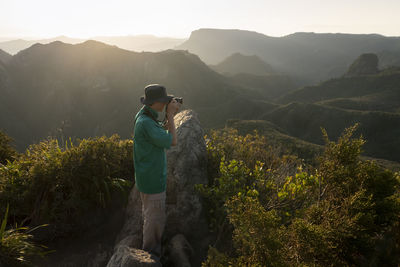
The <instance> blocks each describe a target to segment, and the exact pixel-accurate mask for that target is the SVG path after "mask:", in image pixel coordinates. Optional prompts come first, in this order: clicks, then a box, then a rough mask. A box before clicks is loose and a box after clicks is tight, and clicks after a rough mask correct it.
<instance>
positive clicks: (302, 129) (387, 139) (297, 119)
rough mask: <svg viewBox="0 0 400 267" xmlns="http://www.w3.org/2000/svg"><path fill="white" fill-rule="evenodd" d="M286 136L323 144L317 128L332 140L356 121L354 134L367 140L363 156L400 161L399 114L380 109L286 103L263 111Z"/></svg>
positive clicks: (265, 117) (264, 117) (265, 116)
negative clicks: (358, 124) (356, 126)
mask: <svg viewBox="0 0 400 267" xmlns="http://www.w3.org/2000/svg"><path fill="white" fill-rule="evenodd" d="M262 119H265V120H268V121H271V122H272V123H274V124H276V125H277V126H279V127H280V128H282V129H284V130H285V131H286V132H287V133H288V134H289V135H291V136H294V137H297V138H300V139H302V140H305V141H308V142H312V143H316V144H323V139H322V134H321V127H323V128H325V129H326V130H327V132H328V134H329V137H330V139H331V140H336V139H337V138H338V137H339V135H340V134H341V132H342V131H343V129H345V128H347V127H349V126H352V125H354V124H355V123H360V127H359V130H358V132H357V134H358V135H359V134H362V135H363V137H365V139H366V140H367V143H366V144H365V146H364V149H365V155H367V156H371V157H376V158H384V159H388V160H392V161H400V139H399V136H400V114H398V113H389V112H380V111H356V110H345V109H340V108H335V107H329V106H325V105H320V104H309V103H290V104H287V105H284V106H281V107H279V108H277V109H274V110H273V111H271V112H268V113H267V114H265V115H264V116H263V117H262Z"/></svg>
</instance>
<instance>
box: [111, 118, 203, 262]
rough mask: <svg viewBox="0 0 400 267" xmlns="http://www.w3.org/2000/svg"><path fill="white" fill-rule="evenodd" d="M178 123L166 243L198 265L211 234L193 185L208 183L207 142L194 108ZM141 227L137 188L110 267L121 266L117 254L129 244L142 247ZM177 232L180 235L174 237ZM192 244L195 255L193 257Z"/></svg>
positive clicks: (169, 152) (169, 185)
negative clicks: (117, 261) (178, 248)
mask: <svg viewBox="0 0 400 267" xmlns="http://www.w3.org/2000/svg"><path fill="white" fill-rule="evenodd" d="M175 125H176V128H177V138H178V145H177V146H175V147H171V148H170V149H168V150H167V159H168V177H167V199H166V213H167V222H166V227H165V231H164V234H163V240H164V242H163V243H169V241H173V242H172V245H170V246H169V247H172V248H177V247H179V246H181V247H182V248H181V250H180V251H181V252H179V253H177V254H182V255H180V256H179V257H181V258H185V257H186V258H187V260H188V261H189V259H190V262H191V263H192V265H193V262H196V263H197V265H198V263H199V262H201V260H202V259H203V258H204V257H205V256H206V254H207V249H208V244H207V242H203V240H204V239H205V238H207V237H208V224H207V221H206V218H205V215H204V212H203V207H202V204H201V201H200V197H199V195H198V194H197V193H196V191H195V188H194V185H195V184H207V183H208V181H207V151H206V144H205V141H204V132H203V129H202V128H201V126H200V122H199V120H198V118H197V114H196V113H195V112H194V111H192V110H184V111H182V112H180V113H178V114H177V115H176V116H175ZM142 227H143V217H142V203H141V200H140V195H139V192H138V190H137V189H136V187H134V188H133V189H132V191H131V193H130V196H129V201H128V205H127V208H126V218H125V223H124V226H123V228H122V229H121V232H120V233H119V235H118V238H117V240H116V244H115V247H114V255H113V257H112V260H113V259H114V260H113V261H111V260H110V262H109V264H108V265H107V266H109V267H111V266H120V265H113V264H114V263H115V262H116V261H115V258H116V257H117V256H116V254H118V253H119V254H121V253H122V252H121V250H122V251H123V252H124V251H126V248H127V247H131V248H141V245H142V238H143V237H142ZM178 234H180V235H178ZM176 235H178V237H175V239H173V237H174V236H176ZM192 247H193V249H194V250H195V251H196V254H194V255H192V257H190V256H191V255H189V254H190V251H192V250H193V249H191V248H192ZM188 248H190V249H188ZM174 251H178V250H174ZM124 253H125V252H124ZM174 253H175V252H174ZM183 254H186V255H183ZM113 262H114V263H113ZM182 266H190V265H182Z"/></svg>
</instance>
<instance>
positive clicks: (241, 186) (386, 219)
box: [199, 125, 400, 266]
mask: <svg viewBox="0 0 400 267" xmlns="http://www.w3.org/2000/svg"><path fill="white" fill-rule="evenodd" d="M356 128H357V125H354V126H353V127H350V128H348V129H346V130H345V131H344V133H343V134H342V136H341V137H340V138H339V139H338V141H337V142H332V141H330V140H329V139H328V135H327V134H326V131H324V130H323V135H324V137H325V141H326V145H325V151H324V154H323V155H322V156H321V157H320V159H319V165H318V167H317V168H316V169H315V170H303V168H302V166H301V165H297V170H295V171H294V174H289V175H287V176H286V177H285V178H284V179H283V180H282V179H280V178H281V177H282V174H280V172H281V171H282V168H279V166H280V164H282V158H281V160H280V161H279V160H277V161H276V162H277V164H275V165H274V166H278V168H277V169H270V168H264V167H263V166H265V164H264V163H262V162H257V161H256V159H257V158H254V160H255V161H256V164H255V165H254V167H253V166H252V167H249V166H248V165H247V164H246V161H236V160H234V159H232V160H230V162H229V163H228V164H226V163H225V161H224V160H225V158H224V157H223V158H222V159H221V164H220V168H219V174H220V177H219V178H217V179H215V181H214V183H213V184H211V185H209V186H208V187H201V186H200V187H199V189H200V191H201V192H203V194H204V196H205V198H206V200H207V201H208V202H209V204H208V205H209V206H212V204H214V208H215V209H218V207H220V208H219V209H220V212H219V213H218V214H217V215H218V216H220V217H222V218H224V219H225V220H226V219H227V220H229V226H230V227H231V228H232V231H231V234H232V239H231V242H233V245H234V249H233V250H226V249H225V250H224V251H223V252H219V251H218V250H217V249H216V248H210V251H209V256H208V259H207V261H206V262H204V264H203V265H204V266H219V265H220V266H222V265H223V264H227V263H228V264H229V265H232V266H349V265H362V266H363V265H368V266H371V265H372V266H382V265H385V266H395V265H396V264H397V263H398V261H399V259H400V256H399V255H400V248H399V243H398V240H399V238H400V231H399V218H400V189H399V184H400V177H399V174H397V173H393V172H391V171H389V170H384V169H381V168H380V167H378V165H377V164H375V163H374V162H372V161H362V160H360V153H361V149H362V145H363V144H364V143H365V141H364V140H363V139H362V137H360V138H352V135H353V133H354V131H355V130H356ZM224 140H229V138H225V139H224ZM224 142H225V141H223V140H220V141H218V144H213V147H218V145H219V147H222V148H224V147H225V146H224ZM239 144H240V142H239ZM239 148H240V145H239ZM221 150H222V151H224V150H223V149H220V150H219V151H221ZM232 150H235V148H234V147H233V148H232ZM217 151H218V150H217ZM235 153H236V152H235V151H231V152H230V153H229V155H235ZM267 153H268V152H267ZM259 154H260V155H263V153H262V149H261V150H260V153H259ZM222 155H223V156H224V155H225V154H222ZM264 160H265V158H264ZM247 162H248V163H252V161H247ZM279 162H280V163H279ZM285 174H286V173H285ZM277 177H280V178H279V179H277ZM210 203H211V204H210ZM218 216H216V218H218ZM227 239H228V237H227ZM226 242H227V243H228V244H229V240H226ZM222 247H223V246H222V245H221V246H220V248H222Z"/></svg>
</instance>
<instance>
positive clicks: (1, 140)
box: [0, 131, 18, 164]
mask: <svg viewBox="0 0 400 267" xmlns="http://www.w3.org/2000/svg"><path fill="white" fill-rule="evenodd" d="M12 142H13V139H12V138H11V137H9V136H7V135H6V134H5V133H3V132H2V131H0V164H6V163H7V160H8V161H13V160H14V159H15V158H16V157H17V156H18V153H17V151H16V150H15V148H14V147H13V146H11V143H12Z"/></svg>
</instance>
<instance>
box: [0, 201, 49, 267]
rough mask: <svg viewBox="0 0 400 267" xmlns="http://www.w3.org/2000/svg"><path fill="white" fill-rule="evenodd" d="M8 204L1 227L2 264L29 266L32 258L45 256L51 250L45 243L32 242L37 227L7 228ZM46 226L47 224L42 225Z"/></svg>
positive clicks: (0, 258)
mask: <svg viewBox="0 0 400 267" xmlns="http://www.w3.org/2000/svg"><path fill="white" fill-rule="evenodd" d="M8 208H9V206H7V209H6V212H5V215H4V218H3V220H2V223H1V228H0V264H6V266H29V265H30V264H31V262H30V259H32V258H34V257H37V256H41V257H44V256H45V255H46V254H47V253H49V252H50V251H45V249H46V247H45V246H43V245H41V246H40V245H36V244H35V243H34V242H32V238H33V236H32V234H30V232H32V231H34V230H35V229H37V228H38V227H36V228H33V229H29V227H17V226H16V227H15V228H10V229H8V230H6V225H7V216H8ZM41 226H46V225H40V226H39V227H41Z"/></svg>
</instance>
